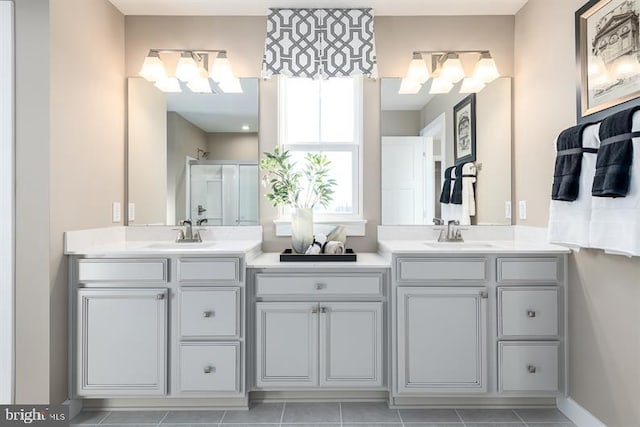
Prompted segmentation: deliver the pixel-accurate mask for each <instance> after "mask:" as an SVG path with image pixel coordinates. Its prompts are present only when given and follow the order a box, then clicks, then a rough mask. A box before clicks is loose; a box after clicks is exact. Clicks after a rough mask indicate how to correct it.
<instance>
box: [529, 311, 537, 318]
mask: <svg viewBox="0 0 640 427" xmlns="http://www.w3.org/2000/svg"><path fill="white" fill-rule="evenodd" d="M527 317H536V312H535V311H533V310H527Z"/></svg>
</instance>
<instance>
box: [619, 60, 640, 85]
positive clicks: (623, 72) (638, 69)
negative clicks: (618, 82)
mask: <svg viewBox="0 0 640 427" xmlns="http://www.w3.org/2000/svg"><path fill="white" fill-rule="evenodd" d="M638 73H640V63H638V59H637V58H636V57H635V55H625V56H623V57H622V58H620V59H619V60H618V61H617V62H616V65H615V76H616V77H617V78H619V79H625V78H627V77H631V76H634V75H636V74H638Z"/></svg>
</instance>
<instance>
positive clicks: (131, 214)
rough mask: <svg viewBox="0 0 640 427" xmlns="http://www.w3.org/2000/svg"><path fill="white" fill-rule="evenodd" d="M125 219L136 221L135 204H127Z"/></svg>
mask: <svg viewBox="0 0 640 427" xmlns="http://www.w3.org/2000/svg"><path fill="white" fill-rule="evenodd" d="M127 219H128V220H129V221H135V220H136V204H135V203H129V209H127Z"/></svg>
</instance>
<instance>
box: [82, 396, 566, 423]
mask: <svg viewBox="0 0 640 427" xmlns="http://www.w3.org/2000/svg"><path fill="white" fill-rule="evenodd" d="M71 425H72V426H73V425H77V426H92V425H93V426H95V425H100V426H109V427H137V426H144V427H150V426H159V427H575V425H574V424H573V423H572V422H571V421H570V420H569V419H567V417H565V416H564V415H563V414H562V413H561V412H560V411H558V410H557V409H555V408H543V409H531V408H527V409H399V410H398V409H389V408H388V407H387V404H386V403H384V402H371V403H352V402H349V403H299V402H289V403H256V404H253V405H252V407H251V409H250V410H249V411H241V410H240V411H113V412H105V411H102V412H90V411H86V412H82V413H80V415H78V416H77V417H76V418H74V419H73V420H71Z"/></svg>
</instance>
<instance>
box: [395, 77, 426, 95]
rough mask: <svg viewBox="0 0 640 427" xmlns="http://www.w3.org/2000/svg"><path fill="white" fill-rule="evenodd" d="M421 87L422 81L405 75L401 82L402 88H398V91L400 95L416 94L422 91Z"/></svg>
mask: <svg viewBox="0 0 640 427" xmlns="http://www.w3.org/2000/svg"><path fill="white" fill-rule="evenodd" d="M421 88H422V85H421V84H420V83H418V82H416V81H415V80H412V79H409V78H406V77H405V78H404V79H402V81H401V82H400V89H399V90H398V93H399V94H400V95H414V94H416V93H418V92H420V89H421Z"/></svg>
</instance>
